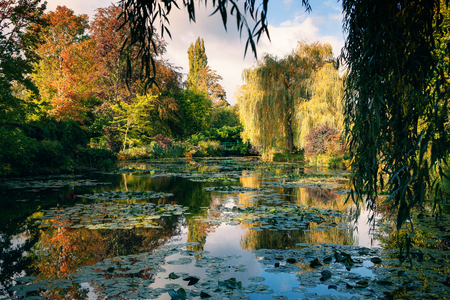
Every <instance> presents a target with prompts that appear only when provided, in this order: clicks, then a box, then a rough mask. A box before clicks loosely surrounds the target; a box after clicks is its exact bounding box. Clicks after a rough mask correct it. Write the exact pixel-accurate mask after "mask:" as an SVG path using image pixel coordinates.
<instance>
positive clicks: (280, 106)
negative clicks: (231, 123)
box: [238, 42, 332, 152]
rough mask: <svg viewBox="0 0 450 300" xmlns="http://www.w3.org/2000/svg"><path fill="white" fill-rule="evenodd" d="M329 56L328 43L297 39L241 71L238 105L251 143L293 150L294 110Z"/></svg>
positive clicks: (307, 96) (294, 133) (307, 92)
mask: <svg viewBox="0 0 450 300" xmlns="http://www.w3.org/2000/svg"><path fill="white" fill-rule="evenodd" d="M331 59H332V50H331V46H330V45H329V44H321V43H319V42H315V43H312V44H308V43H306V42H299V44H298V46H297V48H296V49H295V50H294V51H292V53H290V54H289V55H287V56H285V57H284V58H282V59H278V58H277V57H273V56H271V55H264V56H263V57H262V59H261V60H259V61H258V62H257V64H256V66H255V67H254V68H251V69H246V70H244V71H243V75H242V77H243V79H244V81H245V85H244V86H243V87H242V89H241V93H240V94H238V106H239V111H240V117H241V122H242V124H243V125H244V135H245V136H246V137H247V138H248V139H249V140H250V141H251V142H252V144H255V145H261V146H262V147H263V149H270V148H271V147H280V146H284V147H285V148H286V150H287V151H288V152H292V151H293V149H294V137H295V136H296V135H298V132H297V130H298V121H297V120H296V118H295V116H296V110H297V109H298V107H299V106H300V104H301V103H303V102H305V101H308V100H309V99H310V98H311V88H310V87H311V83H312V78H313V75H314V73H315V72H316V71H317V70H318V69H320V68H321V67H323V66H324V65H325V63H326V62H327V61H330V60H331Z"/></svg>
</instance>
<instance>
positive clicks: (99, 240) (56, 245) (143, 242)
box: [33, 217, 180, 280]
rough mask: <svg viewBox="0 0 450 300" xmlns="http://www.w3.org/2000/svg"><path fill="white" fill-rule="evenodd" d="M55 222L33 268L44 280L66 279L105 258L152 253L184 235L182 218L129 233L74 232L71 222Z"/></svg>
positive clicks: (41, 243)
mask: <svg viewBox="0 0 450 300" xmlns="http://www.w3.org/2000/svg"><path fill="white" fill-rule="evenodd" d="M53 221H54V225H52V226H50V227H49V228H47V229H46V230H44V231H43V232H42V234H41V239H40V240H39V243H38V244H37V245H36V247H35V251H34V253H35V255H36V256H35V258H34V262H33V267H34V269H35V274H36V275H37V276H38V277H39V278H40V279H48V280H51V279H62V278H66V277H67V275H69V274H73V273H75V272H76V271H77V269H78V268H79V267H80V266H86V265H94V264H96V263H97V262H99V261H102V260H104V259H105V258H110V257H116V256H122V255H131V254H137V253H142V252H150V251H152V250H154V249H156V248H158V247H159V246H161V245H163V244H165V243H166V242H167V240H169V239H170V238H171V237H173V236H175V235H178V234H180V227H179V217H164V218H162V220H161V224H160V225H161V226H162V228H157V229H147V228H134V229H129V230H125V229H116V230H105V229H103V230H90V229H86V228H80V229H73V228H70V227H66V226H65V224H66V223H67V222H68V221H60V222H58V220H53Z"/></svg>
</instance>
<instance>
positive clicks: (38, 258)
mask: <svg viewBox="0 0 450 300" xmlns="http://www.w3.org/2000/svg"><path fill="white" fill-rule="evenodd" d="M348 176H349V174H348V172H346V171H341V170H330V169H321V168H315V167H305V166H303V165H300V164H293V163H270V164H269V163H262V162H260V161H259V160H258V159H257V158H220V159H196V160H193V159H177V160H170V161H142V162H133V163H126V164H124V165H122V166H121V169H120V171H116V172H113V173H88V174H84V175H65V176H47V177H33V178H17V179H14V178H12V179H8V180H7V181H4V182H3V183H2V184H1V185H0V193H1V198H2V206H3V209H2V213H1V219H0V225H1V227H0V234H1V236H0V243H1V246H2V247H1V249H2V252H1V256H0V263H1V264H0V266H1V275H0V298H12V299H16V298H26V299H50V298H51V299H208V298H209V299H378V298H388V299H396V298H403V299H408V298H409V299H424V298H436V299H444V298H448V297H450V296H449V295H450V276H449V275H450V272H449V271H450V270H449V266H450V255H449V252H448V249H449V240H450V235H449V234H450V231H449V229H448V224H449V222H448V220H449V219H448V214H447V213H446V212H448V209H447V207H446V206H444V210H443V212H444V214H443V216H442V218H443V222H441V223H440V224H446V225H445V226H443V225H439V224H438V225H436V223H434V221H433V220H432V218H431V215H427V214H426V212H425V213H423V212H422V218H421V219H420V220H419V221H418V222H416V223H414V226H415V231H414V232H415V234H414V235H413V236H411V240H412V241H413V242H412V244H413V245H414V248H413V249H410V251H409V254H408V255H407V256H402V255H403V253H404V251H403V252H402V251H401V250H402V247H403V246H402V245H403V243H402V241H403V240H404V238H402V236H395V235H394V234H393V228H394V227H395V223H394V221H393V219H392V218H391V214H390V213H389V211H388V210H385V209H384V210H383V209H380V210H379V211H380V212H379V214H373V213H372V212H370V211H367V210H364V205H361V207H360V210H357V209H356V207H355V205H353V204H352V203H351V202H350V201H349V202H346V199H347V194H348V189H349V187H348ZM423 215H425V217H423ZM369 217H373V218H374V222H368V219H369Z"/></svg>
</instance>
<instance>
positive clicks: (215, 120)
mask: <svg viewBox="0 0 450 300" xmlns="http://www.w3.org/2000/svg"><path fill="white" fill-rule="evenodd" d="M240 124H241V123H240V122H239V116H238V109H237V107H236V106H220V107H213V108H212V109H211V121H210V127H211V128H217V129H219V128H222V127H223V126H229V127H234V126H238V125H240Z"/></svg>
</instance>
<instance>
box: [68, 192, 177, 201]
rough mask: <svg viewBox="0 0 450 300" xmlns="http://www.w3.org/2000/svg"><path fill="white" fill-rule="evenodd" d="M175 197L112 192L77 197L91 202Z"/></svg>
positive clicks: (156, 193)
mask: <svg viewBox="0 0 450 300" xmlns="http://www.w3.org/2000/svg"><path fill="white" fill-rule="evenodd" d="M170 196H173V194H172V193H163V192H154V191H110V192H104V193H96V194H86V195H78V196H77V197H80V198H85V199H91V200H103V201H111V200H146V199H155V198H156V199H159V198H165V197H170Z"/></svg>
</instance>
